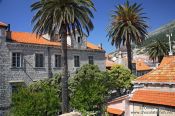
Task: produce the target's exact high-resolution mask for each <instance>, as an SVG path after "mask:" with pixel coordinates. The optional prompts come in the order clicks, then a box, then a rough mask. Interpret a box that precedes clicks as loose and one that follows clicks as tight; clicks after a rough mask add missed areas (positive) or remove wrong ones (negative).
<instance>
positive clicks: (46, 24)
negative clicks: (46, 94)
mask: <svg viewBox="0 0 175 116" xmlns="http://www.w3.org/2000/svg"><path fill="white" fill-rule="evenodd" d="M31 9H32V11H35V13H36V14H35V15H34V17H33V19H32V23H34V27H33V32H36V34H37V35H39V36H41V35H42V34H46V33H48V34H49V35H50V37H51V39H52V40H54V39H53V38H54V36H55V34H58V35H59V36H60V38H61V43H62V55H63V59H64V61H63V76H62V79H61V87H62V113H66V112H68V110H69V101H68V64H67V35H70V34H71V33H72V32H73V35H74V36H75V31H78V33H79V34H80V36H82V35H83V32H84V31H86V32H87V34H89V31H91V30H92V29H93V24H92V21H91V18H93V14H92V12H91V9H94V10H95V8H94V4H93V2H92V1H91V0H39V1H38V2H35V3H33V4H32V5H31Z"/></svg>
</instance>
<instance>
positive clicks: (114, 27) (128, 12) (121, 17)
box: [107, 1, 148, 70]
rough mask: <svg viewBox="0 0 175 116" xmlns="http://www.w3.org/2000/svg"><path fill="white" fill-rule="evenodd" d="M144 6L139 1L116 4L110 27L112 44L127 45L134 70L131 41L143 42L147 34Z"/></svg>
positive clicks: (130, 65)
mask: <svg viewBox="0 0 175 116" xmlns="http://www.w3.org/2000/svg"><path fill="white" fill-rule="evenodd" d="M142 10H143V8H141V5H138V4H137V3H134V4H130V3H129V1H127V2H126V3H125V4H124V5H118V6H116V10H115V11H114V14H112V16H111V18H112V21H111V23H110V26H109V27H108V35H107V36H108V37H109V40H110V39H111V44H112V45H114V44H115V46H116V47H120V45H121V44H123V45H126V48H127V57H128V68H129V69H130V70H132V56H131V51H132V49H131V43H132V42H134V43H136V44H139V43H141V42H142V41H143V40H144V39H145V38H146V35H147V28H148V26H147V24H146V23H145V18H147V17H144V16H142V15H143V14H144V13H143V12H142Z"/></svg>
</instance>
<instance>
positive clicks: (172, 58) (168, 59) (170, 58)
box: [159, 56, 175, 68]
mask: <svg viewBox="0 0 175 116" xmlns="http://www.w3.org/2000/svg"><path fill="white" fill-rule="evenodd" d="M172 61H174V62H175V56H166V57H164V58H163V60H162V62H161V63H160V65H159V68H160V67H163V66H165V65H167V64H170V63H171V62H172Z"/></svg>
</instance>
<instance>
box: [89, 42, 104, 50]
mask: <svg viewBox="0 0 175 116" xmlns="http://www.w3.org/2000/svg"><path fill="white" fill-rule="evenodd" d="M86 44H87V47H88V48H90V49H96V50H102V49H101V48H100V47H98V46H97V45H95V44H93V43H90V42H87V43H86Z"/></svg>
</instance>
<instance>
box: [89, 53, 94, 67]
mask: <svg viewBox="0 0 175 116" xmlns="http://www.w3.org/2000/svg"><path fill="white" fill-rule="evenodd" d="M90 57H92V62H93V63H90ZM88 63H89V64H92V65H93V64H94V56H92V55H90V56H88Z"/></svg>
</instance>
